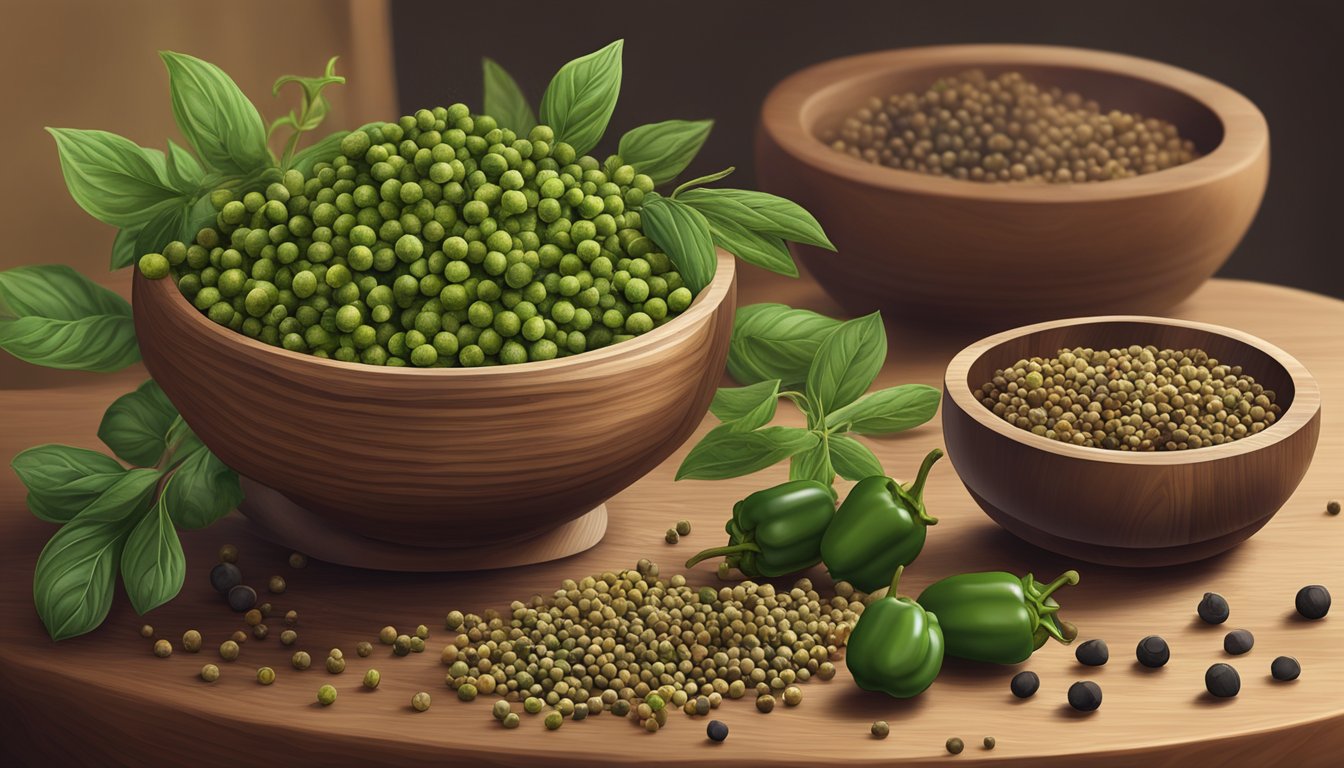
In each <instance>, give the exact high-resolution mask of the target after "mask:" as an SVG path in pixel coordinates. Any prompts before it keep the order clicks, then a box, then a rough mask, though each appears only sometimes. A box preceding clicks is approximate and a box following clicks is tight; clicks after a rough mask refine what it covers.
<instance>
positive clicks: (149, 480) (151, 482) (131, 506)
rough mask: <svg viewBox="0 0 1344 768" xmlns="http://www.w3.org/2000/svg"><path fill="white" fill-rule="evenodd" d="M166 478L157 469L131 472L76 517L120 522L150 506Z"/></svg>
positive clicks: (120, 478) (125, 473)
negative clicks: (155, 492) (163, 478)
mask: <svg viewBox="0 0 1344 768" xmlns="http://www.w3.org/2000/svg"><path fill="white" fill-rule="evenodd" d="M162 475H163V473H162V472H160V471H159V470H157V469H128V470H126V471H125V472H123V473H122V475H121V477H118V478H117V479H116V481H114V482H113V483H112V484H111V485H110V486H108V487H107V490H105V491H103V492H102V493H100V494H99V495H98V498H96V499H94V500H93V501H91V502H89V504H88V505H87V506H85V507H84V508H83V509H81V510H80V511H79V514H78V515H76V516H75V519H76V520H101V521H102V522H105V523H116V522H120V521H122V520H125V519H126V518H127V517H130V516H131V515H132V514H134V513H136V512H141V511H144V509H145V508H146V507H147V506H148V505H149V500H150V498H152V497H153V495H154V490H155V489H156V488H158V485H159V478H160V477H161V476H162Z"/></svg>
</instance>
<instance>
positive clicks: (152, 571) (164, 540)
mask: <svg viewBox="0 0 1344 768" xmlns="http://www.w3.org/2000/svg"><path fill="white" fill-rule="evenodd" d="M175 479H176V475H174V476H173V477H170V478H168V482H167V484H166V485H165V486H164V493H163V494H162V495H160V496H159V503H157V504H155V505H154V508H153V509H152V510H151V511H150V512H149V514H147V515H144V516H143V517H141V518H140V522H138V523H136V524H135V527H134V528H132V529H131V533H130V536H128V537H127V539H126V546H125V548H124V549H123V550H122V555H121V581H122V583H123V584H124V585H125V586H126V596H127V597H129V598H130V599H131V607H133V608H135V612H136V613H138V614H140V615H141V616H143V615H145V614H146V613H148V612H150V611H151V610H153V609H155V608H158V607H159V606H160V605H163V604H164V603H166V602H168V601H169V600H172V599H173V598H174V597H177V593H178V592H181V591H182V584H183V582H184V581H186V577H187V556H186V555H185V554H184V553H183V552H182V542H181V540H180V539H178V537H177V529H175V528H174V527H173V521H172V519H171V518H169V516H168V510H167V509H165V508H164V497H165V496H166V495H167V492H168V489H169V488H171V487H172V486H173V481H174V480H175Z"/></svg>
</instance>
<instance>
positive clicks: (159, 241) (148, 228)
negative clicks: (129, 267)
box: [132, 201, 191, 263]
mask: <svg viewBox="0 0 1344 768" xmlns="http://www.w3.org/2000/svg"><path fill="white" fill-rule="evenodd" d="M190 211H191V206H190V205H188V204H187V202H186V201H183V202H182V203H181V204H179V205H174V206H172V207H171V208H166V209H164V210H162V211H159V213H158V214H156V215H155V216H154V218H152V219H150V220H149V222H148V223H146V224H145V225H144V226H143V227H141V228H140V231H139V233H138V234H137V235H136V236H135V258H134V259H132V263H135V262H136V261H139V259H140V257H141V256H143V255H145V254H146V253H160V252H162V251H163V248H164V246H166V245H167V244H168V243H171V242H172V241H174V240H177V239H180V238H181V236H182V228H183V227H184V226H185V224H186V221H187V214H188V213H190Z"/></svg>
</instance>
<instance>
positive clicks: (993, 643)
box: [919, 571, 1078, 664]
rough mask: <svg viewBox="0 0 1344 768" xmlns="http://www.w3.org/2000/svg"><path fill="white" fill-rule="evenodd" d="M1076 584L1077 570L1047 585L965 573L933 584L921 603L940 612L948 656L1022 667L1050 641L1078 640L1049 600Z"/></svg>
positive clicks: (1006, 576) (994, 574)
mask: <svg viewBox="0 0 1344 768" xmlns="http://www.w3.org/2000/svg"><path fill="white" fill-rule="evenodd" d="M1077 583H1078V572H1077V571H1065V572H1064V574H1063V575H1061V576H1060V577H1059V578H1058V579H1055V580H1054V581H1052V582H1050V583H1049V584H1042V583H1041V582H1039V581H1037V580H1036V579H1034V578H1032V575H1031V574H1027V575H1026V576H1023V577H1022V578H1018V577H1017V576H1014V575H1013V574H1011V573H1006V572H1004V571H988V572H985V573H963V574H961V575H959V576H949V577H947V578H946V579H943V580H942V581H936V582H934V583H932V584H930V585H929V586H928V587H927V588H926V589H925V590H924V592H923V593H921V594H920V596H919V604H920V605H922V606H924V608H925V609H926V610H929V611H933V612H934V613H936V614H938V618H939V620H940V621H941V622H942V627H943V630H944V632H945V633H946V638H947V653H948V655H949V656H956V657H958V658H962V659H971V660H974V661H987V662H991V663H993V664H1018V663H1020V662H1023V661H1026V660H1027V659H1028V658H1030V657H1031V654H1032V653H1033V652H1035V651H1036V649H1038V648H1040V647H1041V646H1043V645H1045V642H1046V640H1048V639H1050V638H1052V637H1053V638H1054V639H1055V640H1058V641H1059V642H1061V643H1064V644H1065V645H1068V644H1069V643H1071V642H1073V639H1074V638H1075V637H1077V635H1078V630H1077V628H1076V627H1074V626H1073V625H1072V624H1070V623H1068V622H1061V621H1060V620H1059V617H1058V616H1057V615H1056V614H1057V612H1058V611H1059V603H1057V602H1055V600H1054V598H1052V597H1051V596H1050V595H1051V594H1052V593H1054V591H1055V590H1057V589H1059V588H1060V587H1063V586H1065V585H1066V584H1077Z"/></svg>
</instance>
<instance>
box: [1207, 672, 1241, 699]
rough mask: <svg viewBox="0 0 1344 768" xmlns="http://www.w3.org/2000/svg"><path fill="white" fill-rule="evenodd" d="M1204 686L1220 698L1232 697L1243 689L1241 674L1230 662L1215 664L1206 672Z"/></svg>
mask: <svg viewBox="0 0 1344 768" xmlns="http://www.w3.org/2000/svg"><path fill="white" fill-rule="evenodd" d="M1204 687H1205V688H1208V689H1209V693H1211V694H1213V695H1214V696H1217V697H1218V698H1220V699H1227V698H1231V697H1233V696H1236V695H1237V693H1238V692H1239V691H1240V690H1241V675H1238V674H1237V670H1236V669H1234V668H1233V667H1232V666H1231V665H1230V664H1214V665H1213V666H1211V667H1209V669H1208V671H1207V672H1205V673H1204Z"/></svg>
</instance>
